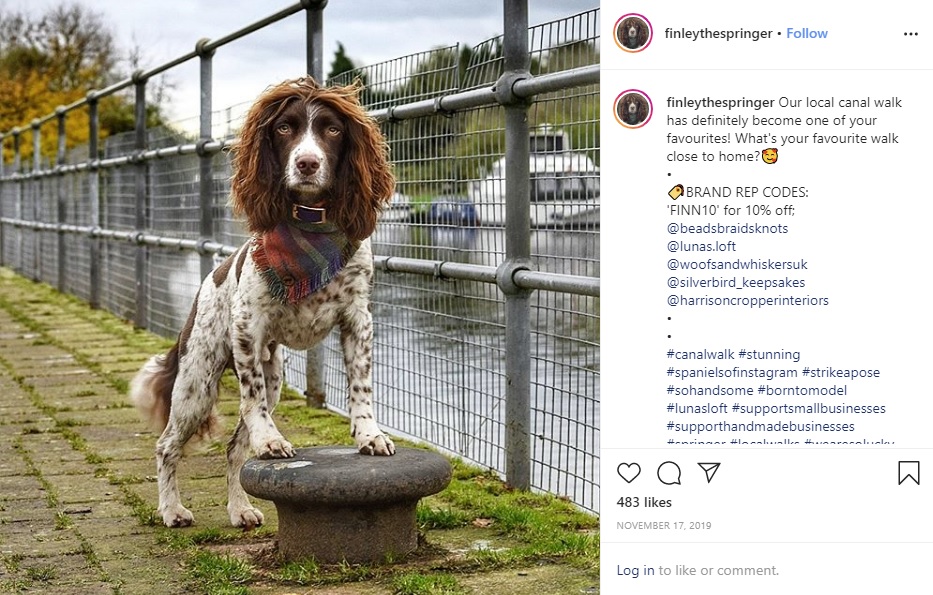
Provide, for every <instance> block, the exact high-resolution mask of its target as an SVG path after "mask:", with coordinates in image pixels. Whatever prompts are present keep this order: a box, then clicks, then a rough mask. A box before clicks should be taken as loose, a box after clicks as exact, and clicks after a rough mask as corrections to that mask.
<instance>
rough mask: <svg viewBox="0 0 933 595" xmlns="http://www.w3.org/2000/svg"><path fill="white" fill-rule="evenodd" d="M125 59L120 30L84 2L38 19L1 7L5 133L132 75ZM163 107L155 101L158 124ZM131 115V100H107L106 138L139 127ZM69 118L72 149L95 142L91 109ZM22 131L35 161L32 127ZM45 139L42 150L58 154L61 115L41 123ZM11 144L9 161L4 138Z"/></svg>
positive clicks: (0, 128)
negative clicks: (118, 40) (122, 65)
mask: <svg viewBox="0 0 933 595" xmlns="http://www.w3.org/2000/svg"><path fill="white" fill-rule="evenodd" d="M132 58H133V57H132V56H131V62H132ZM119 63H120V59H119V56H118V51H117V49H116V45H115V42H114V38H113V34H112V33H111V31H110V29H109V28H108V27H107V26H106V24H105V23H104V20H103V17H102V16H101V15H100V14H99V13H95V12H92V11H90V10H89V9H87V8H85V7H83V6H81V5H78V4H72V5H61V6H57V7H53V8H51V9H50V10H48V11H47V12H46V13H45V14H43V15H42V16H40V17H38V18H34V17H31V16H29V15H27V14H24V13H15V12H14V13H6V14H4V13H0V97H2V98H3V101H0V132H4V133H5V132H8V131H10V130H11V129H13V128H15V127H20V128H21V129H22V128H23V127H26V128H28V127H29V125H30V123H31V122H32V120H34V119H36V118H41V117H43V116H46V115H48V114H50V113H53V112H54V111H55V109H56V108H57V107H59V106H63V105H69V104H71V103H74V102H75V101H78V100H80V99H82V98H84V97H85V96H86V95H87V93H88V91H90V90H92V89H101V88H104V87H107V86H109V85H111V84H113V83H114V82H117V81H119V80H122V79H124V78H126V76H127V75H125V74H124V73H122V72H121V71H120V68H119ZM161 99H163V97H160V100H161ZM159 105H160V104H154V105H153V106H150V107H151V114H150V121H151V122H153V121H156V120H160V119H161V116H160V113H161V110H160V108H159ZM127 113H128V114H132V113H133V107H132V99H131V98H127V97H125V96H113V95H111V96H109V97H106V98H102V99H101V100H100V104H99V114H100V123H101V130H100V134H101V138H103V137H106V136H107V135H109V134H115V133H117V132H121V131H123V130H127V129H132V128H133V121H132V118H129V119H127V117H126V115H127ZM65 122H66V135H67V139H68V140H67V147H68V148H71V147H74V146H76V145H80V144H83V143H86V142H87V139H88V136H89V131H88V114H87V110H86V109H77V110H73V111H71V112H70V113H69V114H68V116H67V117H66V120H65ZM20 137H21V138H20V147H21V151H20V153H21V155H22V157H23V159H24V163H28V162H29V160H30V159H31V158H32V142H31V132H25V133H23V134H21V135H20ZM40 139H41V153H42V155H43V156H45V157H48V158H51V157H53V156H54V155H55V154H56V150H57V145H58V138H57V123H56V122H55V121H54V120H53V121H52V122H50V123H48V124H47V125H46V126H44V127H43V128H42V129H41V131H40ZM3 149H4V152H3V158H4V160H6V161H9V160H10V159H11V158H12V154H13V148H12V142H10V141H6V142H4V143H3Z"/></svg>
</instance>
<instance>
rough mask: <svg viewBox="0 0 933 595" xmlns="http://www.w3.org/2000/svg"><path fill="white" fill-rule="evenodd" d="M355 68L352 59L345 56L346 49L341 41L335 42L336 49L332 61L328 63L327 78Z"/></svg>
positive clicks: (329, 78)
mask: <svg viewBox="0 0 933 595" xmlns="http://www.w3.org/2000/svg"><path fill="white" fill-rule="evenodd" d="M355 68H356V64H354V63H353V60H351V59H350V57H349V56H347V50H346V48H344V47H343V44H342V43H341V42H339V41H338V42H337V51H336V52H334V61H333V62H331V63H330V72H329V73H328V74H327V80H331V79H333V78H336V77H338V76H340V75H341V74H343V73H345V72H349V71H351V70H354V69H355Z"/></svg>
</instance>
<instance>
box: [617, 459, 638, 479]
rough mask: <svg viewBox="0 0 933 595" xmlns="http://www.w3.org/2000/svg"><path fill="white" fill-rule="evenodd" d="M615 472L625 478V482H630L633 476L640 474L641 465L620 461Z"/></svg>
mask: <svg viewBox="0 0 933 595" xmlns="http://www.w3.org/2000/svg"><path fill="white" fill-rule="evenodd" d="M616 473H618V474H619V477H621V478H622V479H624V480H625V482H626V483H632V482H633V481H635V478H636V477H638V476H639V474H641V465H639V464H638V463H620V464H619V466H618V467H616Z"/></svg>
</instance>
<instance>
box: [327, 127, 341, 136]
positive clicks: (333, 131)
mask: <svg viewBox="0 0 933 595" xmlns="http://www.w3.org/2000/svg"><path fill="white" fill-rule="evenodd" d="M342 133H343V130H341V129H340V128H337V127H336V126H328V128H327V134H329V135H331V136H337V135H339V134H342Z"/></svg>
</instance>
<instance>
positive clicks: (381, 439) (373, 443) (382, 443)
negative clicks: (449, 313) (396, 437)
mask: <svg viewBox="0 0 933 595" xmlns="http://www.w3.org/2000/svg"><path fill="white" fill-rule="evenodd" d="M356 446H357V448H358V449H359V451H360V454H364V455H380V456H386V457H387V456H391V455H394V454H395V444H393V443H392V440H391V439H390V438H389V437H388V436H386V435H385V434H376V435H375V436H373V435H372V434H364V435H363V436H357V440H356Z"/></svg>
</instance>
